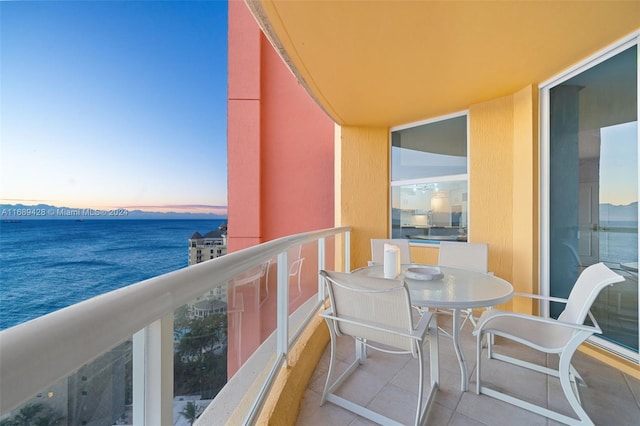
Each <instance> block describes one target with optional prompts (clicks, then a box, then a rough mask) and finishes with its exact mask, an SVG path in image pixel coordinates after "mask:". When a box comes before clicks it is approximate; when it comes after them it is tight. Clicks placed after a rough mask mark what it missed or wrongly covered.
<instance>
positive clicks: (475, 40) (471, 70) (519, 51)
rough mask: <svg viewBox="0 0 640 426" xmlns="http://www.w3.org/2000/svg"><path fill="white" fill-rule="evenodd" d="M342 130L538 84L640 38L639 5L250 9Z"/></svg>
mask: <svg viewBox="0 0 640 426" xmlns="http://www.w3.org/2000/svg"><path fill="white" fill-rule="evenodd" d="M247 3H248V4H249V7H250V8H251V9H252V13H253V14H254V16H255V17H256V19H257V20H258V22H259V23H260V25H261V27H262V28H263V30H264V31H265V33H266V34H267V36H268V37H269V38H270V40H271V42H272V43H273V44H274V45H275V46H276V48H277V49H278V50H279V51H280V52H281V54H282V56H283V59H284V60H285V61H286V62H287V63H288V64H289V67H290V68H291V70H292V71H293V72H294V74H295V75H296V76H297V77H298V79H299V80H300V82H301V83H302V84H303V85H304V86H305V87H306V88H307V91H309V93H310V94H311V96H313V97H314V98H315V99H316V101H317V102H318V103H319V104H320V105H321V107H322V108H323V109H324V110H325V111H326V112H327V113H328V114H329V115H330V116H331V117H332V118H333V119H334V120H335V121H336V122H337V123H339V124H341V125H352V126H371V127H387V126H396V125H401V124H406V123H410V122H413V121H417V120H423V119H426V118H430V117H435V116H439V115H443V114H448V113H452V112H457V111H460V110H464V109H467V108H468V107H469V106H470V105H473V104H476V103H479V102H484V101H487V100H491V99H495V98H498V97H501V96H504V95H507V94H510V93H513V92H515V91H517V90H519V89H522V88H524V87H526V86H527V85H529V84H532V83H533V84H538V83H540V82H543V81H545V80H547V79H549V78H550V77H552V76H554V75H555V74H557V73H559V72H561V71H563V70H565V69H566V68H568V67H570V66H571V65H573V64H575V63H577V62H579V61H581V60H583V59H585V58H587V57H589V56H591V55H592V54H593V53H594V52H597V51H598V50H600V49H602V48H604V47H606V46H608V45H610V44H611V43H612V42H613V41H616V40H618V39H620V38H622V37H624V36H627V35H629V34H631V33H633V32H634V31H636V30H638V29H639V28H640V1H638V0H632V1H602V2H595V1H563V2H559V1H530V2H515V1H514V2H506V1H495V2H485V1H466V2H464V1H446V2H445V1H438V2H436V1H406V2H404V1H402V2H401V1H391V0H387V1H325V0H316V1H273V0H247Z"/></svg>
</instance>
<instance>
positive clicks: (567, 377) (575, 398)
mask: <svg viewBox="0 0 640 426" xmlns="http://www.w3.org/2000/svg"><path fill="white" fill-rule="evenodd" d="M577 348H578V347H577V346H575V348H567V349H566V350H565V351H564V352H563V353H562V354H561V355H560V362H559V364H558V375H559V376H560V377H559V378H560V385H561V386H562V391H563V392H564V396H565V397H566V398H567V401H569V405H571V408H573V411H574V412H575V413H576V415H577V416H578V417H579V418H580V420H581V421H582V422H584V423H587V424H592V423H591V419H589V415H588V414H587V412H586V411H584V408H582V404H581V403H580V394H579V393H578V387H577V386H576V385H575V381H573V380H571V378H572V373H571V371H572V370H573V371H575V369H574V368H573V366H572V365H571V358H572V357H573V354H574V352H575V350H576V349H577Z"/></svg>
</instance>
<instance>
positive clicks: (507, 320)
mask: <svg viewBox="0 0 640 426" xmlns="http://www.w3.org/2000/svg"><path fill="white" fill-rule="evenodd" d="M621 281H624V278H623V277H622V276H621V275H618V274H616V273H615V272H613V271H611V270H610V269H609V268H608V267H607V266H605V265H604V264H603V263H597V264H595V265H591V266H589V267H588V268H587V269H585V270H584V271H583V272H582V273H581V274H580V276H579V277H578V279H577V281H576V283H575V285H574V287H573V289H572V290H571V293H570V294H569V298H568V299H562V298H557V297H545V296H538V295H529V294H520V293H516V295H517V296H524V297H530V298H534V299H541V300H550V301H553V302H561V303H566V306H565V309H564V311H562V313H561V314H560V315H559V316H558V319H557V320H556V319H553V318H543V317H538V316H534V315H525V314H519V313H515V312H506V311H501V310H497V309H492V310H487V311H485V312H484V313H483V314H482V316H481V317H480V319H479V321H478V324H477V325H476V327H475V329H474V331H473V334H474V335H475V336H476V345H477V349H476V350H477V354H476V362H477V364H476V371H477V372H476V375H477V379H476V393H477V394H481V393H482V394H485V395H488V396H491V397H494V398H497V399H500V400H502V401H505V402H508V403H510V404H513V405H516V406H519V407H521V408H524V409H526V410H529V411H532V412H534V413H537V414H541V415H543V416H546V417H548V418H550V419H553V420H556V421H559V422H562V423H566V424H569V425H579V424H589V425H591V424H593V423H592V422H591V420H590V419H589V416H588V415H587V413H586V412H585V411H584V409H583V408H582V405H581V404H580V395H579V392H578V387H577V385H576V380H577V381H578V382H581V383H582V384H584V381H583V380H582V378H581V377H580V376H579V375H578V373H577V371H576V370H575V369H574V368H573V366H572V365H571V358H572V357H573V354H574V353H575V351H576V349H578V347H579V346H580V345H581V344H582V343H583V342H584V341H585V340H586V339H587V338H588V337H589V336H591V335H592V334H594V333H602V330H601V329H600V327H599V326H598V323H597V322H596V319H595V318H594V317H593V315H592V314H591V312H590V311H589V309H591V305H592V304H593V301H594V300H595V299H596V297H597V296H598V294H600V291H602V289H604V288H605V287H606V286H609V285H612V284H614V283H619V282H621ZM587 315H588V316H589V318H590V319H591V322H592V324H593V325H585V319H586V317H587ZM484 335H487V336H489V335H496V336H502V337H504V338H506V339H510V340H513V341H515V342H518V343H521V344H523V345H526V346H528V347H530V348H532V349H535V350H538V351H541V352H545V353H548V354H552V353H555V354H558V355H559V356H560V361H559V365H558V369H557V370H555V369H552V368H548V367H545V366H542V365H538V364H534V363H531V362H527V361H524V360H520V359H517V358H513V357H510V356H506V355H504V354H499V353H496V352H495V345H488V349H487V355H488V357H489V358H490V359H497V360H501V361H505V362H508V363H511V364H515V365H518V366H520V367H524V368H528V369H531V370H535V371H538V372H541V373H545V374H548V375H551V376H554V377H558V378H559V379H560V384H561V386H562V390H563V391H564V394H565V396H566V398H567V401H568V402H569V404H570V405H571V408H572V409H573V411H574V412H575V414H576V415H577V416H578V419H575V418H573V417H569V416H567V415H564V414H562V413H558V412H555V411H552V410H549V409H547V408H545V407H540V406H538V405H535V404H532V403H529V402H527V401H524V400H522V399H518V398H515V397H513V396H511V395H507V394H505V393H503V392H500V391H497V390H495V389H493V388H490V387H488V386H483V385H482V382H481V364H480V362H481V353H482V338H483V336H484Z"/></svg>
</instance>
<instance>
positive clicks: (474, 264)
mask: <svg viewBox="0 0 640 426" xmlns="http://www.w3.org/2000/svg"><path fill="white" fill-rule="evenodd" d="M438 265H440V266H447V267H449V268H458V269H466V270H468V271H474V272H482V273H484V274H486V273H487V272H489V245H488V244H486V243H463V242H452V241H441V242H440V252H439V254H438Z"/></svg>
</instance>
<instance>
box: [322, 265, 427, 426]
mask: <svg viewBox="0 0 640 426" xmlns="http://www.w3.org/2000/svg"><path fill="white" fill-rule="evenodd" d="M320 275H321V276H322V277H324V279H325V283H326V285H327V289H328V293H329V299H330V301H331V308H330V309H328V310H326V311H325V312H323V313H322V314H321V316H322V317H324V319H325V320H326V321H327V325H328V326H329V332H330V334H331V360H330V363H329V372H328V373H327V380H326V383H325V387H324V391H323V393H322V401H321V405H322V404H324V403H325V402H326V401H329V402H331V403H334V404H336V405H338V406H340V407H342V408H344V409H346V410H349V411H351V412H353V413H355V414H358V415H359V416H362V417H365V418H367V419H369V420H372V421H374V422H377V423H380V424H385V425H399V424H400V423H398V422H396V421H394V420H392V419H390V418H388V417H386V416H383V415H382V414H379V413H376V412H374V411H372V410H370V409H368V408H366V407H363V406H361V405H358V404H356V403H354V402H353V401H351V400H348V399H346V398H344V397H342V396H338V395H336V394H335V393H334V392H335V391H336V390H337V389H338V388H339V387H340V386H341V385H342V383H343V382H344V381H345V380H346V379H347V377H349V376H350V375H351V374H352V373H353V372H354V371H355V370H356V369H357V367H358V366H359V365H360V364H362V363H363V362H364V361H365V357H366V349H367V348H371V349H375V350H378V351H382V352H386V353H391V354H405V355H406V354H411V355H412V356H413V357H414V358H417V359H418V363H419V370H420V377H419V378H418V398H417V407H416V416H415V424H416V425H421V424H423V423H424V422H425V420H426V417H427V414H428V410H429V408H430V407H431V405H432V403H433V399H434V397H435V393H436V389H437V387H438V380H439V377H438V333H437V328H436V321H435V317H433V316H432V314H431V313H429V312H425V313H424V314H423V315H422V316H421V317H420V320H419V321H418V322H417V325H416V324H414V320H413V316H412V309H411V302H410V299H409V290H408V288H407V286H406V284H405V283H404V282H403V281H401V280H389V279H384V278H370V277H365V276H357V275H352V274H345V273H340V272H331V271H320ZM340 335H345V336H351V337H353V338H354V339H355V341H356V343H357V345H356V347H357V348H360V349H362V350H356V355H355V360H354V361H353V363H352V364H351V365H350V366H349V367H348V368H347V369H346V371H345V372H344V373H342V374H341V375H340V377H338V378H337V379H336V380H332V378H333V372H334V371H333V370H334V368H335V365H336V360H335V357H336V339H337V336H340ZM427 335H428V337H427ZM426 340H429V354H430V358H429V361H430V371H431V390H430V392H429V395H428V397H427V399H426V401H425V402H424V403H423V401H422V399H423V398H422V396H423V387H424V373H423V357H422V346H423V344H424V343H425V341H426Z"/></svg>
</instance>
